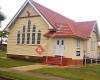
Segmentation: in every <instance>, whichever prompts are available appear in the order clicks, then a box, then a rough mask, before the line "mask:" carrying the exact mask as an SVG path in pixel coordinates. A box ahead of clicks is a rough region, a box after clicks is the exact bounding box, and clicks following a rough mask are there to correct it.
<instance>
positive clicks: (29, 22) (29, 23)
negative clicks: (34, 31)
mask: <svg viewBox="0 0 100 80" xmlns="http://www.w3.org/2000/svg"><path fill="white" fill-rule="evenodd" d="M30 27H31V20H28V29H27V32H30Z"/></svg>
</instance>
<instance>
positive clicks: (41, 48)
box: [35, 46, 44, 54]
mask: <svg viewBox="0 0 100 80" xmlns="http://www.w3.org/2000/svg"><path fill="white" fill-rule="evenodd" d="M35 51H36V52H37V53H39V54H42V53H43V52H44V49H43V47H42V46H38V47H37V48H36V49H35Z"/></svg>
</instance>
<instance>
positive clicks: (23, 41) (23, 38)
mask: <svg viewBox="0 0 100 80" xmlns="http://www.w3.org/2000/svg"><path fill="white" fill-rule="evenodd" d="M24 43H25V33H22V44H24Z"/></svg>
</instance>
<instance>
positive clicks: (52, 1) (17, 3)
mask: <svg viewBox="0 0 100 80" xmlns="http://www.w3.org/2000/svg"><path fill="white" fill-rule="evenodd" d="M34 1H35V2H38V3H40V4H42V5H43V6H45V7H47V8H50V9H52V10H54V11H56V12H58V13H60V14H62V15H64V16H66V17H67V18H70V19H72V20H75V21H78V22H80V21H91V20H96V21H97V23H98V27H99V31H100V0H34ZM24 2H25V0H0V7H1V9H0V11H2V12H3V13H4V14H5V16H6V19H5V20H4V21H3V22H2V28H0V30H2V29H4V28H5V27H6V25H7V24H8V23H9V21H10V20H11V19H12V18H13V16H14V15H15V14H16V12H17V11H18V10H19V8H20V7H21V6H22V4H23V3H24Z"/></svg>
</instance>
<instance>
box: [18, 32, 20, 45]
mask: <svg viewBox="0 0 100 80" xmlns="http://www.w3.org/2000/svg"><path fill="white" fill-rule="evenodd" d="M17 44H20V31H18V33H17Z"/></svg>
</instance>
